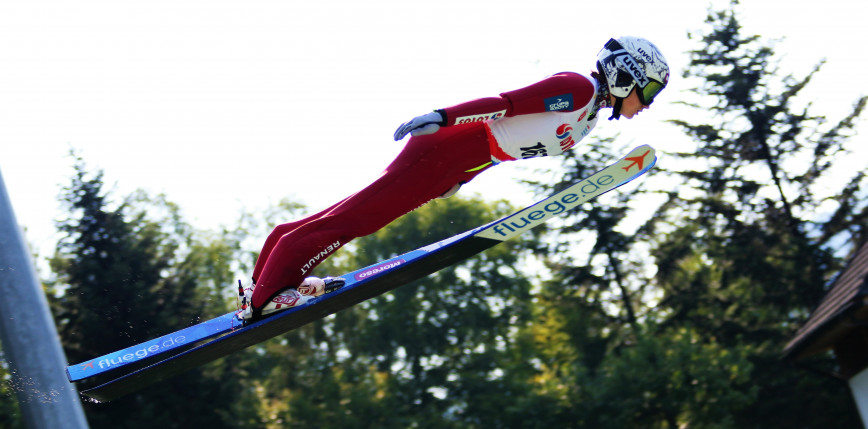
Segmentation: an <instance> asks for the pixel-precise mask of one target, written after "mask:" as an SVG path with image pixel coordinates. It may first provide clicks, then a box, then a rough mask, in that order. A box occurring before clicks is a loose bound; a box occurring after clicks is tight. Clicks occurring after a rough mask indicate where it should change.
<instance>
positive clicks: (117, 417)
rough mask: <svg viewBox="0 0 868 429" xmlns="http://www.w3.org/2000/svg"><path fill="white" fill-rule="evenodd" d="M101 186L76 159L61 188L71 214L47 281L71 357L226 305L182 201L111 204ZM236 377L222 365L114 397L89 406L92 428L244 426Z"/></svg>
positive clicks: (168, 328)
mask: <svg viewBox="0 0 868 429" xmlns="http://www.w3.org/2000/svg"><path fill="white" fill-rule="evenodd" d="M102 188H103V179H102V173H101V172H99V173H96V174H94V175H90V174H89V173H88V172H87V170H86V166H85V164H84V161H83V160H82V159H81V158H77V160H76V165H75V175H74V177H73V180H72V183H71V185H70V186H69V187H66V188H65V189H64V192H63V195H62V201H63V202H64V203H65V204H66V205H67V208H68V216H67V217H66V218H64V219H61V220H60V221H59V222H58V228H59V230H60V231H61V233H62V234H63V237H62V238H61V240H60V241H59V243H58V245H57V250H56V253H55V255H54V257H53V258H51V260H50V265H51V268H52V271H53V273H54V276H55V278H53V279H52V280H51V281H50V282H49V284H50V285H51V286H52V290H53V291H54V298H53V299H52V300H51V301H52V307H53V311H54V315H55V320H56V321H57V324H58V331H59V333H60V336H61V340H62V343H63V345H64V348H65V351H66V355H67V358H68V359H69V360H70V361H71V362H82V361H85V360H87V359H91V358H93V357H95V356H99V355H102V354H105V353H108V352H111V351H114V350H118V349H121V348H124V347H128V346H130V345H133V344H136V343H139V342H141V341H144V340H147V339H150V338H154V337H157V336H159V335H163V334H165V333H167V332H172V331H174V330H177V329H179V328H181V327H184V326H188V325H190V324H191V323H193V322H195V321H197V320H198V318H199V317H201V316H206V317H207V316H208V315H209V314H213V313H215V312H225V310H226V307H225V302H224V301H222V300H217V301H216V302H215V301H214V298H213V294H214V292H215V291H214V289H213V288H209V287H207V286H208V282H209V280H210V279H211V278H212V277H211V276H212V274H213V273H208V272H206V271H210V269H209V265H208V264H209V262H205V261H203V260H202V259H201V258H202V256H203V255H205V254H207V250H208V249H207V248H208V247H209V246H208V245H206V244H203V243H197V242H195V240H194V239H193V237H192V235H191V231H190V228H189V227H188V226H187V225H186V224H184V223H183V222H181V220H180V216H179V215H178V212H177V208H176V207H174V206H173V205H171V204H168V203H166V202H165V201H162V202H160V201H159V200H147V199H143V198H141V196H138V197H134V198H130V199H128V200H127V201H124V202H123V203H121V204H118V205H117V207H115V208H112V207H111V199H110V197H109V196H108V195H107V194H106V193H104V192H103V190H102ZM223 256H226V255H225V254H224V255H223ZM228 259H229V258H227V260H228ZM210 264H211V265H210V268H211V269H213V268H214V266H215V265H219V264H214V260H213V259H212V260H211V261H210ZM224 271H227V270H225V269H224ZM212 286H213V285H212ZM209 307H210V308H209ZM239 381H240V380H239V378H238V376H237V375H233V374H232V366H230V365H226V364H225V363H224V364H223V365H216V366H210V367H208V368H206V369H202V370H197V371H192V372H190V373H187V374H185V375H183V376H180V377H178V378H175V379H172V380H170V381H167V382H162V383H158V384H156V385H154V386H153V387H150V388H148V389H146V390H144V391H142V392H141V393H137V394H133V395H130V396H127V397H124V398H121V399H118V400H116V401H112V402H110V403H108V404H92V403H85V411H86V414H87V417H88V421H89V423H90V425H91V427H94V428H99V427H118V426H119V425H120V426H123V427H127V428H139V427H141V428H145V427H155V426H159V427H165V428H175V427H177V428H182V427H183V428H187V427H194V426H196V425H199V426H202V425H208V426H209V427H215V428H217V427H227V428H228V427H238V425H237V423H236V421H235V420H234V418H233V416H232V414H233V412H238V415H239V416H243V415H244V414H245V412H246V411H244V410H238V409H237V407H238V405H236V404H239V403H242V402H243V400H244V399H243V398H241V397H239V392H240V391H241V389H240V388H239ZM254 411H255V410H254Z"/></svg>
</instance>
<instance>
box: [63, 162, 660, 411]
mask: <svg viewBox="0 0 868 429" xmlns="http://www.w3.org/2000/svg"><path fill="white" fill-rule="evenodd" d="M656 161H657V157H656V152H655V150H654V149H653V148H652V147H651V146H648V145H643V146H639V147H637V148H635V149H633V150H632V151H630V153H629V154H627V155H626V156H625V157H623V158H621V159H620V160H618V161H617V162H615V163H613V164H610V165H609V166H607V167H605V168H604V169H602V170H600V171H598V172H597V173H595V174H593V175H591V176H590V177H588V178H586V179H583V180H580V181H578V182H576V183H574V184H573V185H571V186H569V187H567V188H566V189H564V190H562V191H560V192H557V193H555V194H553V195H551V196H549V197H548V198H546V199H544V200H541V201H539V202H537V203H535V204H533V205H531V206H529V207H527V208H525V209H522V210H520V211H518V212H516V213H513V214H511V215H509V216H506V217H504V218H501V219H499V220H497V221H494V222H491V223H489V224H486V225H483V226H480V227H478V228H475V229H472V230H470V231H466V232H463V233H461V234H458V235H455V236H453V237H450V238H447V239H444V240H441V241H439V242H437V243H433V244H430V245H428V246H424V247H421V248H419V249H416V250H413V251H410V252H408V253H405V254H402V255H399V256H396V257H393V258H391V259H388V260H385V261H382V262H379V263H376V264H374V265H371V266H368V267H365V268H362V269H360V270H356V271H353V272H350V273H347V274H344V275H343V276H341V277H343V278H344V279H345V280H346V284H345V285H344V286H343V287H342V288H340V289H337V290H336V291H333V292H331V293H328V294H325V295H322V296H319V297H316V298H314V299H312V300H310V301H308V303H307V304H305V305H302V306H298V307H293V308H290V309H288V310H286V311H282V312H279V313H275V314H274V315H271V316H269V317H266V318H264V319H261V320H257V321H254V322H249V323H243V322H242V321H240V320H239V319H238V318H237V317H236V315H235V312H232V313H227V314H225V315H223V316H220V317H216V318H214V319H211V320H207V321H205V322H202V323H199V324H197V325H193V326H190V327H187V328H184V329H181V330H179V331H176V332H173V333H170V334H167V335H164V336H162V337H159V338H156V339H153V340H150V341H146V342H143V343H141V344H137V345H134V346H131V347H128V348H125V349H122V350H119V351H116V352H113V353H109V354H106V355H104V356H100V357H97V358H94V359H91V360H89V361H86V362H83V363H79V364H74V365H69V366H67V368H66V372H67V376H68V378H69V380H70V382H77V381H82V380H85V379H89V378H92V377H97V376H98V377H103V378H105V377H111V378H109V379H108V380H107V381H105V382H103V383H102V384H100V385H98V386H96V387H93V388H90V389H87V390H83V391H82V394H83V395H85V396H87V397H90V398H92V399H94V400H96V401H99V402H106V401H111V400H113V399H115V398H118V397H121V396H124V395H126V394H129V393H132V392H134V391H137V390H139V389H141V388H143V387H146V386H148V385H150V384H152V383H154V382H157V381H159V380H163V379H166V378H169V377H172V376H174V375H177V374H179V373H181V372H184V371H186V370H189V369H192V368H195V367H197V366H200V365H203V364H205V363H208V362H211V361H214V360H216V359H218V358H220V357H223V356H226V355H229V354H231V353H233V352H236V351H239V350H242V349H244V348H247V347H249V346H251V345H254V344H257V343H260V342H262V341H265V340H267V339H269V338H273V337H275V336H277V335H280V334H282V333H285V332H288V331H291V330H293V329H296V328H298V327H301V326H303V325H306V324H308V323H310V322H313V321H315V320H318V319H322V318H323V317H326V316H329V315H331V314H334V313H336V312H338V311H340V310H343V309H345V308H348V307H351V306H353V305H355V304H358V303H360V302H363V301H365V300H368V299H370V298H373V297H375V296H378V295H381V294H383V293H385V292H388V291H390V290H393V289H395V288H397V287H399V286H401V285H404V284H407V283H409V282H412V281H414V280H417V279H419V278H422V277H425V276H427V275H429V274H432V273H434V272H436V271H438V270H441V269H443V268H445V267H448V266H450V265H452V264H455V263H457V262H460V261H462V260H464V259H467V258H469V257H471V256H473V255H476V254H478V253H480V252H482V251H483V250H485V249H488V248H490V247H493V246H495V245H497V244H499V243H501V242H504V241H506V240H509V239H511V238H514V237H517V236H518V235H520V234H522V233H523V232H525V231H527V230H530V229H532V228H534V227H537V226H539V225H541V224H542V223H544V222H546V221H548V220H549V219H551V218H552V217H555V216H557V215H559V214H561V213H564V212H567V211H570V210H572V209H574V208H576V207H577V206H579V205H581V204H583V203H586V202H588V201H590V200H592V199H593V198H596V197H597V196H599V195H601V194H603V193H606V192H609V191H611V190H612V189H615V188H618V187H619V186H621V185H624V184H625V183H628V182H630V181H631V180H633V179H635V178H636V177H638V176H640V175H642V174H644V173H645V172H646V171H648V170H649V169H650V168H651V167H653V166H654V164H655V163H656ZM121 370H123V371H121ZM116 373H120V374H116Z"/></svg>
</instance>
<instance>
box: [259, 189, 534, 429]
mask: <svg viewBox="0 0 868 429" xmlns="http://www.w3.org/2000/svg"><path fill="white" fill-rule="evenodd" d="M508 209H509V208H508V207H507V206H506V205H505V204H502V203H498V204H495V205H491V204H488V203H485V202H483V201H481V200H476V199H474V200H463V199H459V198H454V197H453V198H452V199H450V200H448V202H439V201H438V202H434V203H431V204H428V205H426V206H424V207H422V208H421V209H419V210H417V211H416V212H414V213H412V214H410V215H407V216H405V217H403V218H401V219H399V220H397V221H395V222H393V223H392V224H391V225H389V226H388V227H386V228H385V229H384V230H382V231H380V232H378V233H375V234H373V235H371V236H368V237H364V238H361V239H359V240H358V241H357V242H356V245H355V246H354V247H353V248H352V249H345V250H344V251H342V252H343V255H337V256H336V258H333V259H337V260H342V261H343V263H345V264H346V265H347V266H350V267H359V266H364V265H367V264H371V263H374V262H376V261H379V260H382V259H384V258H387V257H389V256H392V255H394V254H397V253H401V252H405V251H408V250H411V249H413V248H416V247H420V246H422V245H425V244H430V243H431V242H434V241H437V240H440V239H442V238H446V237H449V236H451V235H454V234H456V233H458V232H461V231H464V230H466V229H471V228H473V227H475V226H478V225H480V224H482V223H484V222H486V221H489V220H491V219H492V218H494V216H498V215H499V214H502V213H505V212H506V211H507V210H508ZM516 246H517V244H515V243H512V244H508V245H503V246H499V247H497V248H494V249H491V250H489V251H487V252H485V253H484V254H482V255H480V256H478V257H476V258H473V259H471V260H468V261H466V262H464V263H462V264H459V265H457V266H453V267H449V268H447V269H444V270H442V271H440V272H438V273H436V274H434V275H432V276H429V277H428V278H425V279H422V280H419V281H416V282H414V283H411V284H408V285H405V286H401V287H399V288H398V289H396V290H394V291H392V292H390V293H388V294H386V295H384V296H381V297H378V298H375V299H372V300H370V301H368V302H365V303H362V304H360V305H357V306H355V307H353V308H350V309H347V310H344V311H342V312H340V313H338V314H337V315H335V316H334V317H331V318H328V319H327V320H324V321H322V322H319V323H316V324H313V325H311V326H308V327H305V328H303V329H300V330H297V331H295V332H292V333H290V334H288V335H286V336H285V338H283V339H281V340H278V341H274V342H271V343H269V344H268V345H266V346H264V347H263V348H262V353H263V354H264V355H263V356H261V358H262V359H263V360H266V361H268V362H269V363H268V364H266V365H265V366H264V369H265V371H267V373H265V374H263V376H262V377H261V378H260V379H261V380H263V383H262V396H263V398H264V399H265V401H266V404H267V407H266V409H267V410H270V412H269V413H268V417H267V419H266V420H267V422H268V424H270V425H272V426H275V427H276V426H278V425H282V427H309V426H312V425H318V426H325V427H371V426H377V427H402V428H403V427H466V425H467V424H468V422H472V421H477V420H478V421H490V419H491V418H492V416H493V415H497V414H499V413H501V412H502V410H503V409H507V408H509V407H512V406H513V405H512V400H511V395H516V396H518V395H520V394H521V393H522V392H521V388H522V386H521V384H520V383H516V382H514V381H512V380H507V379H505V376H504V374H506V373H507V372H508V369H509V368H510V367H511V366H518V365H524V364H523V362H520V361H516V360H515V356H513V353H514V351H513V350H511V348H512V342H513V332H512V329H513V327H515V326H520V325H521V324H523V323H526V321H527V319H528V317H529V315H530V313H529V304H530V295H529V287H530V285H529V283H528V282H527V281H526V280H524V279H522V278H521V276H519V275H518V273H517V268H516V267H518V266H519V264H520V252H517V251H516V250H517V247H516ZM323 268H325V269H326V270H337V269H340V270H345V268H338V267H325V266H323V267H321V271H322V269H323ZM323 274H327V273H323ZM255 378H258V377H255Z"/></svg>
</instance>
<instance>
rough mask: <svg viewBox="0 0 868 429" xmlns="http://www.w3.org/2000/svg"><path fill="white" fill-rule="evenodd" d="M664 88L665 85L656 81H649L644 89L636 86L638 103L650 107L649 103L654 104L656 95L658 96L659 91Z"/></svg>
mask: <svg viewBox="0 0 868 429" xmlns="http://www.w3.org/2000/svg"><path fill="white" fill-rule="evenodd" d="M665 87H666V85H664V84H662V83H660V82H657V81H656V80H653V79H649V80H648V83H647V84H646V85H645V87H644V88H639V87H638V85H637V86H636V93H637V95H639V101H640V102H642V104H644V105H646V106H650V105H651V103H653V102H654V97H656V96H657V94H660V91H663V88H665Z"/></svg>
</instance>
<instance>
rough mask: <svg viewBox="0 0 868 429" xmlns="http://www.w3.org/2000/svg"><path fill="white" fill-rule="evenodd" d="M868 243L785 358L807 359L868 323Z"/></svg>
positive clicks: (790, 347)
mask: <svg viewBox="0 0 868 429" xmlns="http://www.w3.org/2000/svg"><path fill="white" fill-rule="evenodd" d="M866 274H868V243H866V244H865V245H863V246H862V247H861V248H860V249H859V251H858V252H857V253H856V255H855V256H854V257H853V259H852V260H850V262H849V263H848V264H847V267H846V268H845V269H844V271H843V272H841V274H840V275H839V276H838V278H837V279H835V282H834V283H833V284H832V287H831V288H830V289H829V292H828V293H827V294H826V296H825V297H823V300H822V301H820V305H819V306H817V309H816V310H814V312H813V313H812V314H811V317H810V318H808V321H807V322H806V323H805V325H804V326H802V327H801V329H799V331H798V332H796V336H795V337H794V338H793V339H792V340H791V341H790V343H789V344H787V346H786V347H785V348H784V357H785V358H796V359H798V358H802V357H807V356H810V355H813V354H816V353H819V352H822V351H824V350H827V349H829V348H831V347H832V346H833V345H834V344H835V343H836V341H838V340H840V339H841V338H842V337H844V336H845V335H846V334H847V333H848V332H849V331H850V330H851V329H853V327H854V322H855V321H857V320H868V306H866V304H868V301H866V299H868V282H866V280H868V279H866Z"/></svg>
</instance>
